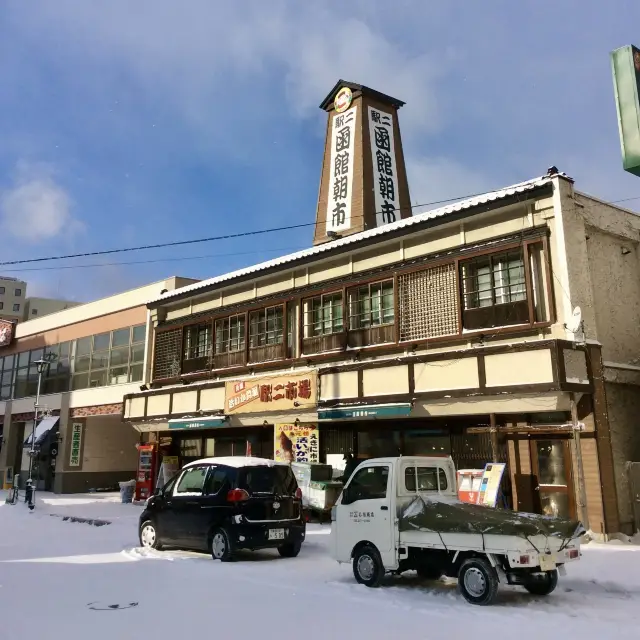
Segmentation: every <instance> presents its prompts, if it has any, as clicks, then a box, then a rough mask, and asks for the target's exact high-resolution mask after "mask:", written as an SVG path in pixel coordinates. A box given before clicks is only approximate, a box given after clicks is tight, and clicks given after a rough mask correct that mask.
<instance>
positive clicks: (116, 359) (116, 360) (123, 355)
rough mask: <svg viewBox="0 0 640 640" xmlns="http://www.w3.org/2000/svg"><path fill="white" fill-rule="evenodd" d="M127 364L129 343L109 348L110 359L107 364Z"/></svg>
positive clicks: (116, 365)
mask: <svg viewBox="0 0 640 640" xmlns="http://www.w3.org/2000/svg"><path fill="white" fill-rule="evenodd" d="M127 364H129V345H127V346H126V347H120V348H118V349H111V361H110V364H109V366H111V367H121V366H122V365H125V366H126V365H127Z"/></svg>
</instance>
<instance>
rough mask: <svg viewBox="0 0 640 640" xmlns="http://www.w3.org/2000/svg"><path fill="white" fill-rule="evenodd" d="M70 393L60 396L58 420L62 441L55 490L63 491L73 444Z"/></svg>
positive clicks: (57, 461)
mask: <svg viewBox="0 0 640 640" xmlns="http://www.w3.org/2000/svg"><path fill="white" fill-rule="evenodd" d="M70 399H71V394H70V393H63V394H62V395H61V396H60V420H58V431H59V432H60V443H59V447H58V458H57V459H56V476H55V478H54V480H53V492H54V493H62V488H63V482H64V472H65V469H66V468H67V463H68V462H69V449H70V446H71V442H70V436H69V434H70V433H71V429H70V424H71V415H70V414H71V410H70V408H69V403H70Z"/></svg>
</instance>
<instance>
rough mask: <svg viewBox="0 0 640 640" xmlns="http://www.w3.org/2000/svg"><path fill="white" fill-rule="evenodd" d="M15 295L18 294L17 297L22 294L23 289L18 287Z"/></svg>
mask: <svg viewBox="0 0 640 640" xmlns="http://www.w3.org/2000/svg"><path fill="white" fill-rule="evenodd" d="M15 295H16V298H19V297H20V296H21V295H22V289H16V291H15Z"/></svg>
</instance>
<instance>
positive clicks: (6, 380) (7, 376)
mask: <svg viewBox="0 0 640 640" xmlns="http://www.w3.org/2000/svg"><path fill="white" fill-rule="evenodd" d="M12 377H13V371H5V372H4V373H3V374H2V378H1V382H0V384H1V385H2V386H3V387H6V386H7V385H11V378H12Z"/></svg>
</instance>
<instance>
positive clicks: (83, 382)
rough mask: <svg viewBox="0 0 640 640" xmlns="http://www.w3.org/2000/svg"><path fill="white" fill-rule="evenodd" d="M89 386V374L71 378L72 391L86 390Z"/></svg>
mask: <svg viewBox="0 0 640 640" xmlns="http://www.w3.org/2000/svg"><path fill="white" fill-rule="evenodd" d="M88 386H89V374H88V373H82V374H80V375H75V376H73V378H72V380H71V388H72V389H73V390H78V389H86V388H87V387H88Z"/></svg>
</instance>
